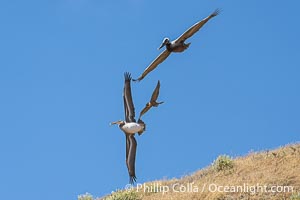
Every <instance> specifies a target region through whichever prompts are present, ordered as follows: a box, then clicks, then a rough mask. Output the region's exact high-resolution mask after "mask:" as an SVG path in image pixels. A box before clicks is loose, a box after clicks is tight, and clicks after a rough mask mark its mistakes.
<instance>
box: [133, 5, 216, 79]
mask: <svg viewBox="0 0 300 200" xmlns="http://www.w3.org/2000/svg"><path fill="white" fill-rule="evenodd" d="M219 13H220V11H219V9H217V10H215V11H214V12H213V13H212V14H210V15H209V16H208V17H206V18H204V19H203V20H201V21H199V22H197V23H196V24H194V25H193V26H191V27H190V28H189V29H188V30H187V31H185V32H184V33H183V34H182V35H181V36H180V37H179V38H177V39H176V40H174V41H170V39H169V38H164V40H163V42H162V44H161V46H160V47H159V48H158V49H161V48H162V47H163V46H166V49H165V50H164V51H163V52H162V53H161V54H160V55H159V56H158V57H157V58H156V59H155V60H154V61H153V62H152V63H151V64H150V65H149V66H148V67H147V68H146V69H145V70H144V72H143V74H142V75H141V76H140V77H139V78H137V79H133V81H141V80H143V79H144V78H145V76H146V75H147V74H148V73H150V72H151V71H152V70H154V69H155V68H156V67H157V66H158V65H159V64H160V63H162V62H163V61H164V60H165V59H166V58H167V57H168V56H169V55H170V54H171V52H183V51H184V50H186V49H187V48H188V47H189V46H190V44H191V43H185V40H186V39H188V38H190V37H191V36H192V35H194V33H196V32H197V31H199V29H200V28H201V27H202V26H203V25H204V24H206V22H208V21H209V20H210V19H211V18H213V17H215V16H217V15H218V14H219Z"/></svg>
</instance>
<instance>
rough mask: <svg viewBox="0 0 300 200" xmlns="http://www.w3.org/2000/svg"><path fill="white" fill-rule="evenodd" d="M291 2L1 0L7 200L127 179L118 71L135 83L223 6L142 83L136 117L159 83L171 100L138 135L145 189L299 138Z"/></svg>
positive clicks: (1, 147)
mask: <svg viewBox="0 0 300 200" xmlns="http://www.w3.org/2000/svg"><path fill="white" fill-rule="evenodd" d="M299 6H300V2H297V1H288V2H286V1H271V0H265V1H259V0H251V1H250V0H247V1H243V2H241V1H237V0H236V1H219V0H213V1H207V0H206V1H196V0H195V1H188V3H186V4H185V5H184V4H183V3H182V1H177V0H174V1H163V2H162V1H157V0H152V1H146V0H126V1H106V0H104V1H93V0H59V1H58V0H51V1H50V0H49V1H37V0H36V1H34V0H28V1H18V0H10V1H8V0H2V1H1V2H0V24H1V31H0V54H1V59H0V93H1V98H0V158H1V167H0V169H1V170H0V190H1V198H2V199H31V200H39V199H44V200H54V199H55V200H65V199H76V198H77V195H78V194H82V193H85V192H89V193H91V194H93V195H94V196H102V195H104V194H107V193H110V192H111V191H112V190H115V189H117V188H123V187H124V186H125V185H126V184H127V183H128V174H127V169H126V166H125V137H124V134H123V133H122V132H121V131H120V130H119V129H118V127H111V126H109V122H111V121H114V120H119V119H123V116H124V111H123V100H122V90H123V82H124V79H123V73H124V72H125V71H129V72H131V73H132V75H133V77H135V78H136V77H137V76H138V75H139V74H140V73H141V72H142V71H143V70H144V68H145V67H146V66H147V65H148V64H149V63H150V62H151V61H152V60H153V59H154V58H155V57H156V56H157V55H158V54H159V53H160V52H159V51H157V47H158V46H159V45H160V43H161V41H162V39H163V38H164V37H166V36H167V37H170V38H171V39H175V38H177V37H178V36H179V35H180V34H181V33H182V32H183V31H185V30H186V29H187V28H188V27H189V26H191V25H192V24H194V23H195V22H197V21H198V20H201V19H202V18H204V17H206V16H207V15H209V14H210V13H211V12H212V11H214V10H215V9H216V8H221V9H222V10H223V12H222V13H221V15H220V16H218V17H216V18H214V19H212V20H211V21H209V22H208V23H207V24H206V25H205V26H204V27H203V29H202V30H200V31H199V32H198V33H197V34H195V35H194V36H193V37H192V38H190V39H189V42H192V44H191V46H190V48H189V49H188V50H187V51H186V52H184V53H182V54H172V55H171V56H170V57H169V58H168V59H167V60H166V61H165V62H164V63H162V64H161V65H160V66H159V67H158V68H157V69H156V70H155V71H153V72H152V73H151V74H149V75H148V76H147V77H146V78H145V79H144V80H143V81H142V82H140V83H135V84H132V93H133V98H134V103H135V107H136V113H139V112H140V110H141V109H142V107H143V106H144V105H145V103H146V102H147V101H148V100H149V98H150V96H151V93H152V91H153V89H154V87H155V86H156V83H157V80H160V81H161V93H160V97H159V99H160V100H162V101H165V103H164V104H163V105H161V106H160V107H158V108H156V109H152V110H150V111H149V112H148V113H147V114H146V115H145V116H144V117H143V120H144V121H145V122H146V123H147V131H146V132H145V134H143V135H142V136H141V137H136V138H137V142H138V152H137V161H136V173H137V178H138V182H139V183H143V182H145V181H152V180H156V179H161V178H173V177H180V176H182V175H186V174H189V173H191V172H193V171H195V170H197V169H200V168H202V167H205V166H208V165H209V164H210V163H211V162H212V161H213V160H214V159H215V158H216V157H217V156H218V155H219V154H229V155H231V156H238V155H244V154H246V153H248V152H249V151H250V150H264V149H268V148H275V147H278V146H281V145H285V144H288V143H293V142H296V141H299V132H300V125H299V121H300V114H299V113H300V104H299V102H300V93H299V86H300V79H299V74H300V69H299V66H300V61H299V58H300V47H299V46H300V40H299V35H300V27H299V21H298V20H299V17H300V14H299V12H298V10H299V9H298V8H299Z"/></svg>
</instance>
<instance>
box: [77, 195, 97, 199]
mask: <svg viewBox="0 0 300 200" xmlns="http://www.w3.org/2000/svg"><path fill="white" fill-rule="evenodd" d="M77 199H78V200H93V196H92V195H91V194H89V193H85V194H82V195H78V198H77Z"/></svg>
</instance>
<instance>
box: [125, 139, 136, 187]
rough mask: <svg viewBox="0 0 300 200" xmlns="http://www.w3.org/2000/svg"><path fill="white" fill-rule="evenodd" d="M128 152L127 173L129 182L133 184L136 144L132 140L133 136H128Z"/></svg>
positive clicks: (134, 178) (134, 179)
mask: <svg viewBox="0 0 300 200" xmlns="http://www.w3.org/2000/svg"><path fill="white" fill-rule="evenodd" d="M128 137H129V143H130V145H129V146H130V147H129V152H128V159H127V168H128V173H129V182H130V183H131V184H133V183H134V182H135V181H136V176H135V156H136V148H137V142H136V140H135V138H134V135H129V136H128Z"/></svg>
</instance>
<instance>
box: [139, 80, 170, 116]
mask: <svg viewBox="0 0 300 200" xmlns="http://www.w3.org/2000/svg"><path fill="white" fill-rule="evenodd" d="M159 88H160V82H159V81H158V82H157V85H156V87H155V89H154V91H153V93H152V96H151V99H150V102H148V103H147V104H146V106H145V108H144V109H143V110H142V111H141V112H140V117H139V119H140V118H141V117H142V115H144V114H145V113H146V112H147V111H148V110H149V109H150V108H151V107H152V106H153V107H157V106H158V105H159V104H162V103H164V102H163V101H162V102H157V101H156V100H157V98H158V95H159Z"/></svg>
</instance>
